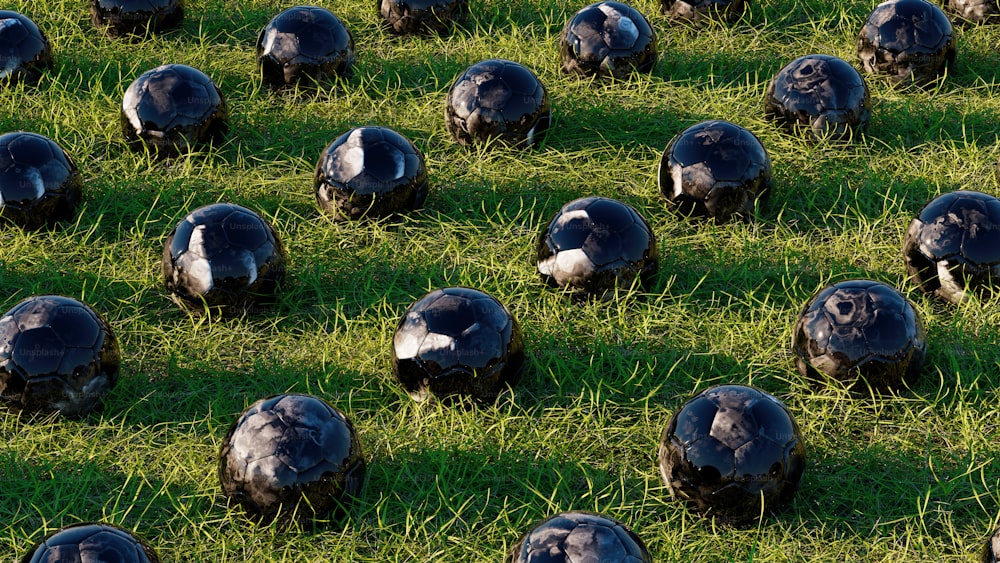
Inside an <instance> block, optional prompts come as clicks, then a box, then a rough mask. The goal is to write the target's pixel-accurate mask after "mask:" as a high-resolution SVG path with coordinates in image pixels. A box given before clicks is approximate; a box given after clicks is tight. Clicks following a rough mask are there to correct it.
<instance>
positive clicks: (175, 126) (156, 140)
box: [121, 64, 229, 157]
mask: <svg viewBox="0 0 1000 563" xmlns="http://www.w3.org/2000/svg"><path fill="white" fill-rule="evenodd" d="M228 117H229V110H228V108H227V105H226V99H225V98H224V97H223V96H222V92H221V91H220V90H219V87H218V86H216V85H215V83H214V82H212V79H211V78H209V77H208V76H207V75H206V74H205V73H203V72H201V71H200V70H197V69H194V68H191V67H189V66H187V65H181V64H169V65H163V66H159V67H156V68H154V69H152V70H147V71H146V72H144V73H142V75H140V76H139V78H136V79H135V81H133V82H132V84H129V87H128V89H127V90H125V99H124V100H123V101H122V114H121V121H122V131H123V132H124V133H125V140H126V141H127V142H128V145H129V147H130V148H132V150H137V151H139V150H142V147H143V145H145V146H148V147H149V148H151V149H153V152H154V154H155V155H156V156H161V157H167V156H176V155H177V154H179V153H181V152H186V151H188V150H190V149H191V148H193V147H194V146H195V145H197V144H199V143H208V142H213V141H214V142H218V141H221V140H222V135H223V134H224V133H225V132H226V131H227V129H228V124H227V123H226V120H227V119H228Z"/></svg>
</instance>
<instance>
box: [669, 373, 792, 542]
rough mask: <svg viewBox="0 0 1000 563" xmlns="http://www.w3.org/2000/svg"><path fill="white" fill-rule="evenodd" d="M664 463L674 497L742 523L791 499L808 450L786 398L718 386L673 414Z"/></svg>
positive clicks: (705, 512) (741, 387)
mask: <svg viewBox="0 0 1000 563" xmlns="http://www.w3.org/2000/svg"><path fill="white" fill-rule="evenodd" d="M659 462H660V474H661V476H662V477H663V482H664V483H665V484H666V485H667V487H668V488H669V489H670V494H671V495H673V497H674V498H675V499H677V500H680V501H683V502H684V503H685V504H687V506H688V507H689V508H690V509H691V510H693V511H695V512H697V513H700V514H702V515H705V516H711V517H715V518H717V519H720V520H723V521H727V522H731V523H734V524H741V523H745V522H747V521H751V520H754V519H756V518H758V517H759V516H760V515H761V514H762V513H763V514H767V513H770V512H772V511H774V510H776V509H778V508H780V507H781V506H782V505H784V504H786V503H787V502H789V501H790V500H791V499H792V497H793V496H794V494H795V491H796V490H798V486H799V481H800V480H801V478H802V473H803V471H804V470H805V462H806V451H805V445H804V444H803V441H802V434H801V432H800V431H799V427H798V424H796V422H795V420H794V419H793V418H792V415H791V413H789V412H788V409H787V408H786V407H785V405H784V404H782V402H781V401H779V400H778V399H776V398H775V397H773V396H772V395H770V394H768V393H765V392H763V391H761V390H759V389H755V388H753V387H747V386H744V385H719V386H716V387H711V388H709V389H706V390H705V391H703V392H702V393H700V394H698V395H696V396H695V397H693V398H692V399H690V400H688V401H687V402H686V403H684V405H683V406H682V407H681V408H680V409H679V410H678V411H677V412H675V413H674V415H673V416H671V417H670V420H669V422H667V426H666V428H664V430H663V436H662V438H661V439H660V449H659Z"/></svg>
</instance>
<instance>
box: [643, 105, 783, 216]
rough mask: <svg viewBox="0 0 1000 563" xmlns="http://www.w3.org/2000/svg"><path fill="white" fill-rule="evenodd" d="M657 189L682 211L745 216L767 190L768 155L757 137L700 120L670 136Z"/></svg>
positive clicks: (728, 125)
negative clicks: (672, 136)
mask: <svg viewBox="0 0 1000 563" xmlns="http://www.w3.org/2000/svg"><path fill="white" fill-rule="evenodd" d="M658 177H659V187H660V193H661V194H662V195H663V197H665V198H667V200H668V201H670V202H671V203H673V204H674V205H676V206H677V208H678V210H679V211H680V212H681V213H682V214H683V215H697V216H701V217H711V218H713V219H715V220H716V221H719V222H722V221H728V220H729V219H731V218H733V217H739V218H744V219H749V218H751V217H752V216H753V213H754V208H755V206H756V204H757V201H758V200H759V199H762V198H764V197H766V196H767V194H768V192H769V191H770V189H771V157H770V156H769V155H768V154H767V150H765V149H764V145H763V144H762V143H761V142H760V139H758V138H757V136H756V135H754V134H753V133H751V132H750V131H749V130H747V129H745V128H743V127H740V126H739V125H736V124H734V123H730V122H728V121H719V120H715V121H703V122H701V123H697V124H695V125H692V126H691V127H688V128H687V129H685V130H684V131H681V132H680V133H679V134H678V135H677V136H675V137H674V138H673V139H671V140H670V142H669V143H668V144H667V147H666V149H664V151H663V156H662V157H661V158H660V167H659V172H658Z"/></svg>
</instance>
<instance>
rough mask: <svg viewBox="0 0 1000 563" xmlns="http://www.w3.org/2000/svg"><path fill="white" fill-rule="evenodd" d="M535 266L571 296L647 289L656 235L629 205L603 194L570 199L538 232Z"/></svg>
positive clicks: (656, 260) (656, 255)
mask: <svg viewBox="0 0 1000 563" xmlns="http://www.w3.org/2000/svg"><path fill="white" fill-rule="evenodd" d="M535 248H536V250H535V265H536V267H537V269H538V273H539V274H540V275H541V278H542V281H544V282H545V283H546V284H547V285H549V286H551V287H557V288H563V289H565V290H567V291H569V292H570V293H572V294H573V295H574V297H577V298H583V299H609V298H611V297H614V295H615V293H616V292H617V291H623V292H624V291H628V290H630V289H632V288H633V286H636V287H637V288H639V289H649V288H650V287H651V286H652V283H653V275H654V274H655V273H656V270H657V267H658V265H659V253H658V250H657V248H656V237H655V236H654V235H653V229H652V228H651V227H650V226H649V223H648V222H647V221H646V219H645V218H644V217H643V216H642V215H640V214H639V212H638V211H636V210H635V209H634V208H633V207H632V206H630V205H628V204H626V203H623V202H621V201H618V200H616V199H611V198H606V197H584V198H580V199H575V200H573V201H571V202H569V203H567V204H566V205H563V206H562V208H561V209H560V210H559V211H558V212H556V214H555V215H554V216H553V217H552V219H551V220H550V221H549V223H548V225H547V226H546V228H545V229H544V230H543V231H542V232H541V233H540V234H539V236H538V240H537V242H536V245H535Z"/></svg>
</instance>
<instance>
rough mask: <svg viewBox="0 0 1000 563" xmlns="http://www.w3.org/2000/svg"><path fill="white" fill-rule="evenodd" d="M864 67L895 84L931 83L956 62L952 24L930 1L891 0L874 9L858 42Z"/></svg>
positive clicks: (859, 34)
mask: <svg viewBox="0 0 1000 563" xmlns="http://www.w3.org/2000/svg"><path fill="white" fill-rule="evenodd" d="M857 45H858V47H857V50H858V58H859V59H860V60H861V66H862V68H863V69H864V70H865V71H866V72H869V73H871V74H874V75H877V76H883V77H885V78H888V80H889V81H890V82H891V83H893V84H903V85H906V84H916V85H919V86H923V85H927V84H930V83H931V82H934V81H935V80H937V79H938V78H939V77H940V76H942V75H943V74H944V72H945V67H946V66H948V65H951V64H954V62H955V52H956V51H955V38H954V31H953V29H952V26H951V21H949V20H948V16H946V15H945V13H944V12H943V11H941V8H938V7H937V6H936V5H934V4H932V3H930V2H928V1H927V0H889V1H888V2H883V3H881V4H879V5H878V6H876V7H875V9H874V10H872V12H871V14H870V15H869V16H868V19H867V20H865V23H864V25H863V26H862V27H861V31H860V32H859V33H858V40H857Z"/></svg>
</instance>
